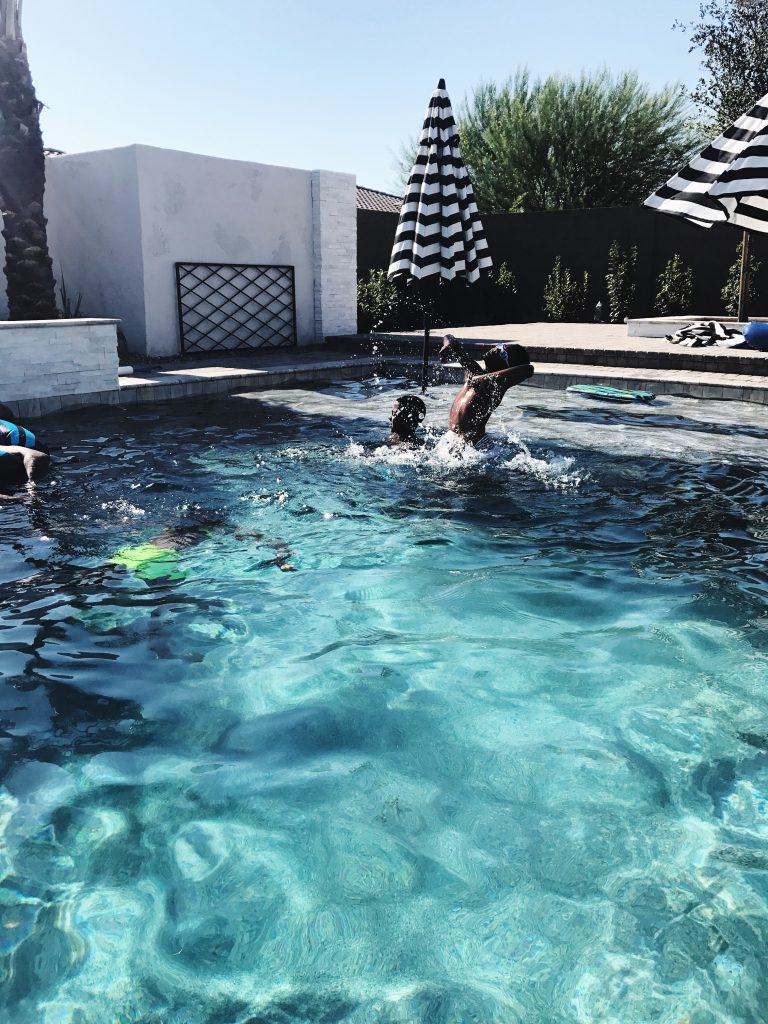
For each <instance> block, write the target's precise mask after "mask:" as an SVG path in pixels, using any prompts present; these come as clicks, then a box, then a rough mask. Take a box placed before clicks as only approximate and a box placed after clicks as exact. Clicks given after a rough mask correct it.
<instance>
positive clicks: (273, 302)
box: [176, 263, 296, 352]
mask: <svg viewBox="0 0 768 1024" xmlns="http://www.w3.org/2000/svg"><path fill="white" fill-rule="evenodd" d="M176 296H177V300H178V306H179V338H180V341H181V350H182V352H220V351H226V352H230V351H232V350H233V349H239V348H248V349H251V348H281V347H283V346H286V345H295V344H296V297H295V289H294V277H293V267H281V266H266V265H264V266H261V265H257V264H250V263H177V264H176Z"/></svg>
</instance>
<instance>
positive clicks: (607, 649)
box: [0, 381, 768, 1024]
mask: <svg viewBox="0 0 768 1024" xmlns="http://www.w3.org/2000/svg"><path fill="white" fill-rule="evenodd" d="M393 386H394V387H395V388H396V389H399V390H402V389H403V388H405V387H407V386H408V385H406V383H405V382H399V383H397V382H396V383H395V384H394V385H391V384H390V385H387V386H386V387H383V386H381V384H380V383H379V382H376V381H374V382H369V383H368V384H367V385H364V386H361V385H356V384H350V385H344V386H340V387H335V388H326V389H323V390H321V391H319V392H315V393H310V392H305V391H275V392H271V393H267V394H260V395H253V396H250V397H241V398H231V399H227V400H223V401H219V402H210V403H196V404H193V405H184V404H176V405H174V406H169V407H163V408H161V407H152V406H149V407H143V408H141V409H139V410H138V411H134V412H130V411H112V412H98V413H88V414H86V413H82V414H73V415H71V416H68V417H62V418H61V419H60V420H59V421H57V422H56V423H55V424H53V425H50V426H48V427H47V431H48V435H49V438H48V439H49V440H50V442H51V444H52V445H54V446H62V451H61V453H60V455H59V458H58V460H57V466H56V471H55V474H54V478H53V481H52V482H50V483H48V484H46V485H45V486H43V487H41V488H40V489H39V492H38V493H37V494H36V495H34V496H31V497H29V498H27V499H26V500H25V501H24V502H21V503H18V504H4V505H3V507H2V512H1V513H0V514H2V518H3V530H2V535H1V537H0V582H1V583H2V591H1V593H2V607H3V615H2V620H1V624H0V699H1V700H2V707H1V708H0V780H1V781H2V785H1V786H0V828H1V829H2V843H1V844H0V876H2V879H3V880H2V886H1V887H0V971H1V972H2V974H1V976H0V1019H2V1020H3V1021H8V1022H9V1024H114V1022H120V1024H129V1022H130V1024H138V1022H141V1024H246V1022H248V1024H291V1022H312V1024H332V1022H337V1021H338V1022H349V1024H358V1022H382V1024H383V1022H392V1024H394V1022H403V1024H410V1022H429V1024H469V1022H473V1024H499V1022H501V1024H506V1022H518V1021H519V1022H521V1024H564V1022H595V1024H597V1022H600V1024H650V1022H654V1024H716V1022H717V1024H720V1022H722V1024H756V1022H764V1021H765V1020H766V1013H767V1012H768V1011H767V1010H766V1007H768V972H766V970H765V956H766V952H765V951H766V948H768V945H767V944H768V843H766V839H767V838H768V752H767V751H768V672H767V671H766V669H767V667H768V664H767V661H766V655H767V654H768V617H767V616H766V604H765V598H766V572H765V569H766V558H768V474H767V473H766V468H765V463H766V452H767V451H768V447H767V442H768V415H767V414H766V413H765V412H764V411H762V410H761V409H759V408H757V407H749V406H744V405H736V404H731V403H720V404H716V403H705V402H695V401H692V400H679V399H678V400H660V401H659V402H658V403H657V404H656V406H654V407H650V408H644V407H613V406H606V405H600V404H598V403H596V402H591V401H584V400H583V399H578V398H572V397H570V396H566V395H563V394H555V393H552V392H547V391H540V390H536V389H533V388H519V389H516V391H515V392H514V394H511V395H510V396H509V397H508V399H507V400H506V405H505V407H504V408H503V409H502V410H500V412H499V414H497V415H496V416H495V417H494V421H493V424H492V425H493V433H494V434H495V436H496V438H497V439H498V442H499V446H498V450H497V452H496V454H495V455H494V456H492V457H490V458H480V457H478V456H473V457H470V458H461V457H459V456H457V455H456V454H455V453H453V452H451V451H450V450H446V449H445V443H444V442H442V443H441V444H438V438H439V434H440V432H441V430H440V429H439V428H440V426H441V424H443V423H444V422H445V418H446V412H447V407H448V402H449V397H450V389H448V388H437V389H435V390H434V391H433V392H432V393H430V394H429V395H428V396H427V402H428V406H429V417H428V423H429V424H431V425H432V427H433V428H434V434H433V435H431V436H430V437H429V438H428V444H427V446H426V448H425V449H424V450H423V451H421V452H417V453H409V452H406V453H391V452H386V451H381V450H379V451H377V450H376V445H377V444H378V443H379V442H380V440H381V439H382V438H383V437H384V436H385V434H386V426H385V420H386V415H387V412H388V409H389V406H390V404H391V401H392V397H393V390H392V388H393ZM179 525H182V526H185V527H190V525H191V526H192V530H191V535H192V537H193V539H194V540H195V541H196V543H194V544H192V545H191V546H188V547H185V548H183V549H182V550H180V551H179V552H178V556H177V557H176V556H175V557H176V563H175V564H176V571H175V572H174V573H173V578H169V579H164V578H162V577H161V578H159V579H155V580H151V579H143V578H141V576H140V575H138V574H137V573H136V572H132V571H130V570H129V569H127V568H126V567H125V566H124V565H123V566H121V565H116V564H112V563H111V562H110V559H111V557H112V556H113V555H114V554H115V552H116V551H118V550H120V549H123V548H125V547H130V546H132V545H138V544H142V543H144V542H146V541H148V540H150V539H152V538H153V537H156V536H157V535H158V534H160V533H161V532H162V531H164V530H167V529H168V528H169V527H174V526H179ZM195 527H198V528H197V530H195ZM200 527H202V528H200ZM275 558H278V560H281V561H283V562H285V561H287V562H289V563H290V564H292V565H293V566H294V567H295V571H294V572H281V571H280V569H279V568H278V567H277V566H276V565H275V564H274V560H275Z"/></svg>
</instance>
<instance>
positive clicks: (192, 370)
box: [120, 346, 376, 405]
mask: <svg viewBox="0 0 768 1024" xmlns="http://www.w3.org/2000/svg"><path fill="white" fill-rule="evenodd" d="M375 368H376V359H375V357H373V356H371V355H368V354H365V353H354V352H349V351H339V350H335V349H334V348H332V347H331V346H327V347H324V348H322V349H311V350H308V351H303V350H302V349H296V348H292V349H277V350H274V349H273V350H272V351H270V352H250V353H248V354H247V355H245V354H242V353H235V354H232V355H227V354H226V353H215V354H211V356H209V357H208V359H205V360H195V361H190V360H176V361H171V362H168V363H164V364H163V365H162V366H161V367H159V368H158V369H155V370H152V372H149V373H141V372H136V373H134V374H133V375H132V376H130V377H121V378H120V404H121V405H126V404H133V403H137V402H163V401H167V400H168V399H171V398H195V397H199V396H201V395H216V394H226V393H227V392H230V391H235V390H238V391H244V390H248V389H260V390H266V389H268V388H274V387H279V386H281V385H284V384H312V383H317V382H319V381H327V380H329V379H330V378H333V379H337V380H361V379H362V378H363V377H367V376H370V375H371V374H372V373H373V372H374V370H375Z"/></svg>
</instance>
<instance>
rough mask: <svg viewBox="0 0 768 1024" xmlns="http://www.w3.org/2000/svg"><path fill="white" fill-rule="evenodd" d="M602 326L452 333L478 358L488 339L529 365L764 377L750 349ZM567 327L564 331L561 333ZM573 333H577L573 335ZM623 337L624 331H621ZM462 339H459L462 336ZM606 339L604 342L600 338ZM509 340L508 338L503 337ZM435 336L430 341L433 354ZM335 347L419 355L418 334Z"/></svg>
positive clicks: (761, 360)
mask: <svg viewBox="0 0 768 1024" xmlns="http://www.w3.org/2000/svg"><path fill="white" fill-rule="evenodd" d="M606 327H608V328H609V330H610V328H611V327H613V330H614V332H616V331H618V329H619V325H606V324H510V325H507V326H505V327H503V328H500V329H497V328H493V327H490V328H482V327H478V328H472V329H471V330H472V331H475V332H477V334H480V333H481V332H482V333H483V334H485V332H486V331H487V332H488V335H489V336H488V337H482V338H480V337H477V336H475V337H468V336H467V334H468V332H469V330H470V328H457V329H456V334H457V337H459V340H460V341H461V343H462V345H464V347H465V348H466V349H467V350H468V351H469V352H470V353H472V354H473V355H474V356H475V358H478V359H479V358H480V357H481V356H482V353H483V352H484V351H485V350H486V349H487V348H488V347H489V345H491V344H493V342H492V338H491V336H492V334H493V332H494V331H498V334H497V337H500V338H502V340H504V341H517V342H518V343H519V344H521V345H524V346H525V348H526V349H527V351H528V353H529V355H530V357H531V362H532V363H536V364H538V363H569V364H570V363H575V364H577V365H583V366H588V367H595V366H598V367H600V366H602V367H621V368H622V369H626V368H628V367H636V368H642V369H644V370H692V371H695V372H696V373H737V374H746V375H747V376H761V377H763V376H765V377H768V353H761V352H755V351H753V350H749V349H726V348H719V347H718V346H717V345H710V346H707V347H706V348H685V347H683V348H681V347H680V346H679V345H672V344H671V343H670V342H668V341H666V340H664V339H659V338H634V337H632V338H627V337H626V336H625V335H624V334H623V333H622V334H621V335H620V336H619V337H616V336H615V333H610V334H607V335H605V331H604V330H603V329H604V328H606ZM563 328H569V330H563ZM575 328H580V329H581V330H580V331H576V330H575ZM621 330H622V332H623V327H622V328H621ZM461 335H463V336H461ZM603 335H605V340H602V339H603ZM507 336H508V337H507ZM439 340H440V333H438V332H436V333H435V336H434V345H433V350H434V349H435V348H436V347H437V346H438V343H439ZM328 341H329V342H331V341H332V342H333V345H334V348H337V349H342V350H346V351H349V352H360V353H365V354H375V355H378V356H380V357H388V356H390V355H413V356H416V355H420V353H421V349H422V344H423V341H422V337H421V336H420V335H417V334H413V333H409V334H405V333H402V334H400V333H398V334H376V335H369V334H355V335H346V336H339V337H334V338H329V339H328Z"/></svg>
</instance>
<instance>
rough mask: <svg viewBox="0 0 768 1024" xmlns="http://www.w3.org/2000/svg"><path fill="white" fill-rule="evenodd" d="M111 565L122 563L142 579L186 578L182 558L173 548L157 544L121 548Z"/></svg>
mask: <svg viewBox="0 0 768 1024" xmlns="http://www.w3.org/2000/svg"><path fill="white" fill-rule="evenodd" d="M108 562H109V564H110V565H122V566H123V567H124V568H126V569H128V571H129V572H132V573H133V574H134V576H138V577H139V579H142V580H150V581H152V580H185V579H186V578H187V574H186V572H184V570H183V569H182V567H181V558H180V556H179V552H178V551H174V549H173V548H159V547H157V546H156V545H155V544H137V545H136V546H135V547H130V548H120V550H119V551H116V552H115V553H114V555H112V557H111V558H110V559H108Z"/></svg>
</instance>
